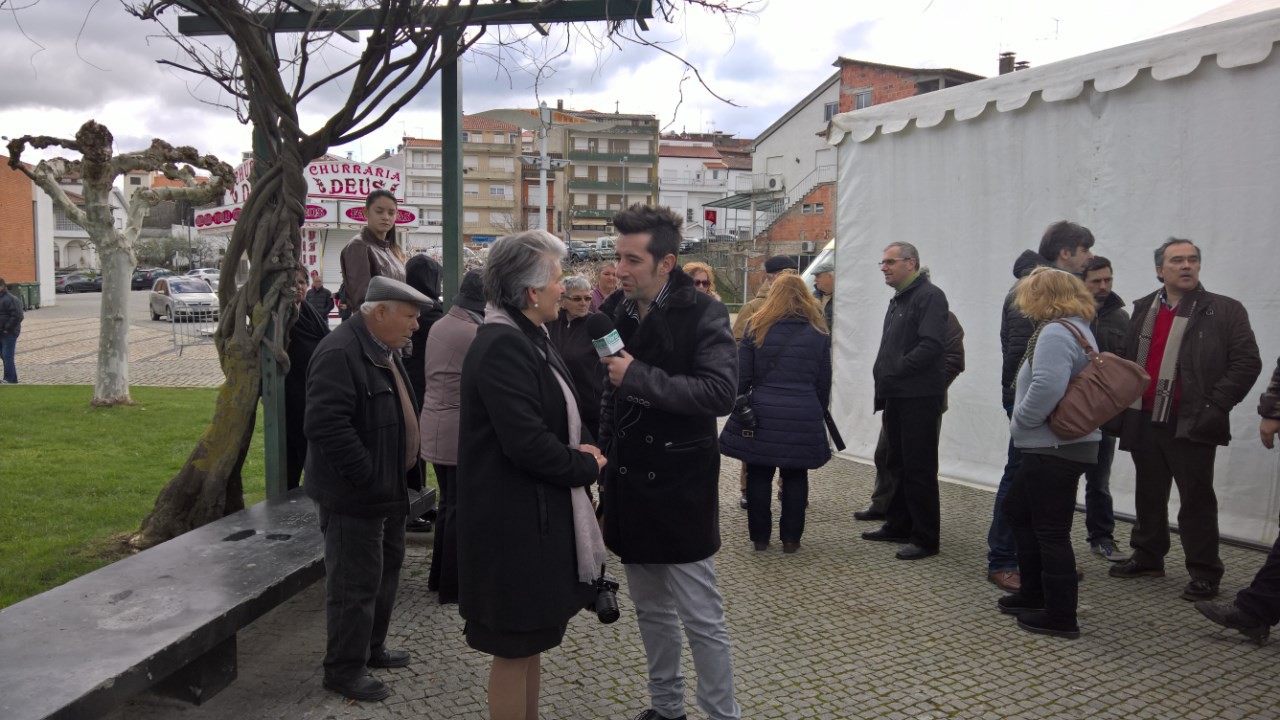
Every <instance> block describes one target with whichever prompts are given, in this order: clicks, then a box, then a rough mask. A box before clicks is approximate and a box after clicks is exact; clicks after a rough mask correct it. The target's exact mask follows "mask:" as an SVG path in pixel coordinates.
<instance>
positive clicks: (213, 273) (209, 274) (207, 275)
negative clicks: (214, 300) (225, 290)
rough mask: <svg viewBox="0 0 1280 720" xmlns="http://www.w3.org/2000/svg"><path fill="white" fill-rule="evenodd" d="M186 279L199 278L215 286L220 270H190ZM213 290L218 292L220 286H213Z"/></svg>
mask: <svg viewBox="0 0 1280 720" xmlns="http://www.w3.org/2000/svg"><path fill="white" fill-rule="evenodd" d="M186 277H197V278H200V279H201V280H204V281H205V282H207V283H209V284H210V285H213V282H214V281H216V280H217V279H218V268H196V269H195V270H188V271H187V274H186ZM213 288H214V289H215V290H216V289H217V288H218V286H217V285H213Z"/></svg>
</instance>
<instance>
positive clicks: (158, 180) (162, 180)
mask: <svg viewBox="0 0 1280 720" xmlns="http://www.w3.org/2000/svg"><path fill="white" fill-rule="evenodd" d="M195 181H196V184H197V185H204V184H205V183H207V182H209V178H207V177H204V176H202V175H197V176H196V177H195ZM186 186H187V184H186V183H184V182H182V181H181V180H170V179H169V178H167V177H165V176H164V175H163V174H161V173H155V174H154V175H152V176H151V187H153V188H166V187H177V188H180V187H186Z"/></svg>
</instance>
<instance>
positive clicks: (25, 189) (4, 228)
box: [0, 155, 36, 283]
mask: <svg viewBox="0 0 1280 720" xmlns="http://www.w3.org/2000/svg"><path fill="white" fill-rule="evenodd" d="M33 192H35V186H34V185H33V184H32V183H31V180H29V179H27V176H26V175H23V174H22V173H20V172H18V171H17V170H11V169H9V158H7V157H4V156H2V155H0V277H2V278H4V280H5V282H10V283H28V282H35V281H36V245H35V226H34V222H33V219H32V217H31V213H32V209H31V203H32V201H33V200H34V199H35V198H34V197H33V196H32V193H33Z"/></svg>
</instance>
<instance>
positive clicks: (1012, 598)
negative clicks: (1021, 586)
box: [996, 593, 1044, 615]
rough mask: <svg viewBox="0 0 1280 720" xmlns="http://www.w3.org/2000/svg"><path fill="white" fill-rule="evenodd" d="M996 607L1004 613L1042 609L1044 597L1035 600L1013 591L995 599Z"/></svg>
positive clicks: (1013, 613) (1019, 612)
mask: <svg viewBox="0 0 1280 720" xmlns="http://www.w3.org/2000/svg"><path fill="white" fill-rule="evenodd" d="M996 607H998V608H999V610H1000V612H1002V613H1004V614H1005V615H1022V614H1023V613H1025V612H1031V611H1033V610H1043V609H1044V598H1040V599H1039V600H1035V599H1032V598H1029V597H1027V596H1026V595H1023V594H1022V593H1013V594H1011V595H1005V596H1004V597H1002V598H1000V599H999V600H996Z"/></svg>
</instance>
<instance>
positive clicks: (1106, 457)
mask: <svg viewBox="0 0 1280 720" xmlns="http://www.w3.org/2000/svg"><path fill="white" fill-rule="evenodd" d="M1114 280H1115V278H1114V275H1113V271H1112V269H1111V261H1110V260H1108V259H1106V258H1104V257H1095V258H1094V259H1092V260H1090V261H1089V265H1088V267H1086V268H1085V269H1084V285H1085V287H1087V288H1088V289H1089V292H1090V293H1092V294H1093V299H1094V300H1095V301H1097V303H1098V314H1097V315H1096V316H1094V318H1093V322H1092V323H1089V329H1090V330H1092V331H1093V337H1094V338H1096V339H1097V340H1098V347H1097V348H1095V349H1096V350H1097V351H1098V352H1109V353H1115V354H1116V355H1119V354H1120V353H1121V352H1123V348H1124V333H1125V330H1126V329H1128V327H1129V313H1127V312H1125V310H1124V300H1121V299H1120V296H1119V295H1117V294H1115V293H1114V292H1112V291H1111V288H1112V285H1113V283H1114ZM1115 456H1116V436H1115V435H1111V434H1109V433H1106V432H1103V434H1102V442H1101V443H1099V444H1098V462H1097V463H1095V464H1094V465H1091V466H1090V467H1089V469H1088V470H1085V471H1084V527H1085V537H1086V539H1087V540H1088V541H1089V550H1090V551H1091V552H1093V554H1095V555H1100V556H1102V557H1104V558H1106V559H1107V560H1110V561H1111V562H1117V563H1118V562H1124V561H1125V560H1128V559H1129V553H1127V552H1125V551H1123V550H1121V549H1120V547H1119V546H1118V545H1116V539H1115V535H1114V533H1115V529H1116V516H1115V510H1114V508H1113V505H1112V502H1111V463H1112V461H1113V460H1114V459H1115Z"/></svg>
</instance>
